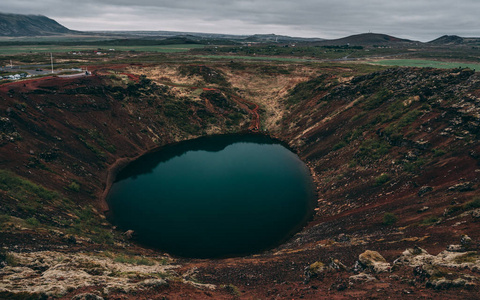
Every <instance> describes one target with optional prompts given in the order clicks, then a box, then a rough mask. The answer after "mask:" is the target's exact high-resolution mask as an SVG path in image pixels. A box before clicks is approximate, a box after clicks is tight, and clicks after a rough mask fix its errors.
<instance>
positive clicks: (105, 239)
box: [67, 207, 114, 244]
mask: <svg viewBox="0 0 480 300" xmlns="http://www.w3.org/2000/svg"><path fill="white" fill-rule="evenodd" d="M75 214H76V215H77V219H75V220H74V221H73V224H72V225H71V227H70V228H69V229H68V230H67V231H68V232H69V233H71V234H77V235H81V236H85V237H89V238H91V239H92V240H93V241H94V242H95V243H98V244H113V239H114V238H113V234H112V232H110V230H107V229H105V228H103V225H102V224H101V223H102V219H101V218H100V217H99V216H96V215H95V214H94V213H93V211H92V208H91V207H86V208H84V209H82V210H76V211H75Z"/></svg>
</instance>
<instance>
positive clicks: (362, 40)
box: [315, 33, 415, 46]
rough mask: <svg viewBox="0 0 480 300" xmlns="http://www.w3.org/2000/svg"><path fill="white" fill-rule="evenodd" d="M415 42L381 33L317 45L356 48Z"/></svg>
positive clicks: (354, 36)
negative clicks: (350, 46)
mask: <svg viewBox="0 0 480 300" xmlns="http://www.w3.org/2000/svg"><path fill="white" fill-rule="evenodd" d="M414 42H415V41H412V40H407V39H401V38H397V37H394V36H390V35H386V34H380V33H362V34H356V35H351V36H347V37H344V38H341V39H336V40H326V41H321V42H318V43H315V44H316V45H322V46H341V45H352V46H354V45H356V46H370V45H385V44H392V43H395V44H399V43H414Z"/></svg>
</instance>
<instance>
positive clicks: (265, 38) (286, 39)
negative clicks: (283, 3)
mask: <svg viewBox="0 0 480 300" xmlns="http://www.w3.org/2000/svg"><path fill="white" fill-rule="evenodd" d="M324 40H325V39H321V38H300V37H291V36H286V35H276V34H254V35H252V36H249V37H247V38H246V39H245V40H244V41H246V42H260V43H268V42H279V43H290V42H318V41H324Z"/></svg>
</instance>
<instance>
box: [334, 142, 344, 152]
mask: <svg viewBox="0 0 480 300" xmlns="http://www.w3.org/2000/svg"><path fill="white" fill-rule="evenodd" d="M346 145H347V143H346V142H344V141H341V142H338V143H337V144H335V145H334V146H333V147H332V151H337V150H339V149H342V148H343V147H345V146H346Z"/></svg>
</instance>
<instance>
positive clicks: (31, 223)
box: [25, 217, 40, 227]
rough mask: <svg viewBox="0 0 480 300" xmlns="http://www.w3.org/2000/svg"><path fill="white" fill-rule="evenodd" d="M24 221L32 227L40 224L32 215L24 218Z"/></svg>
mask: <svg viewBox="0 0 480 300" xmlns="http://www.w3.org/2000/svg"><path fill="white" fill-rule="evenodd" d="M25 222H26V223H27V224H28V225H30V226H33V227H38V226H40V221H38V220H37V219H36V218H34V217H31V218H28V219H26V220H25Z"/></svg>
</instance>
